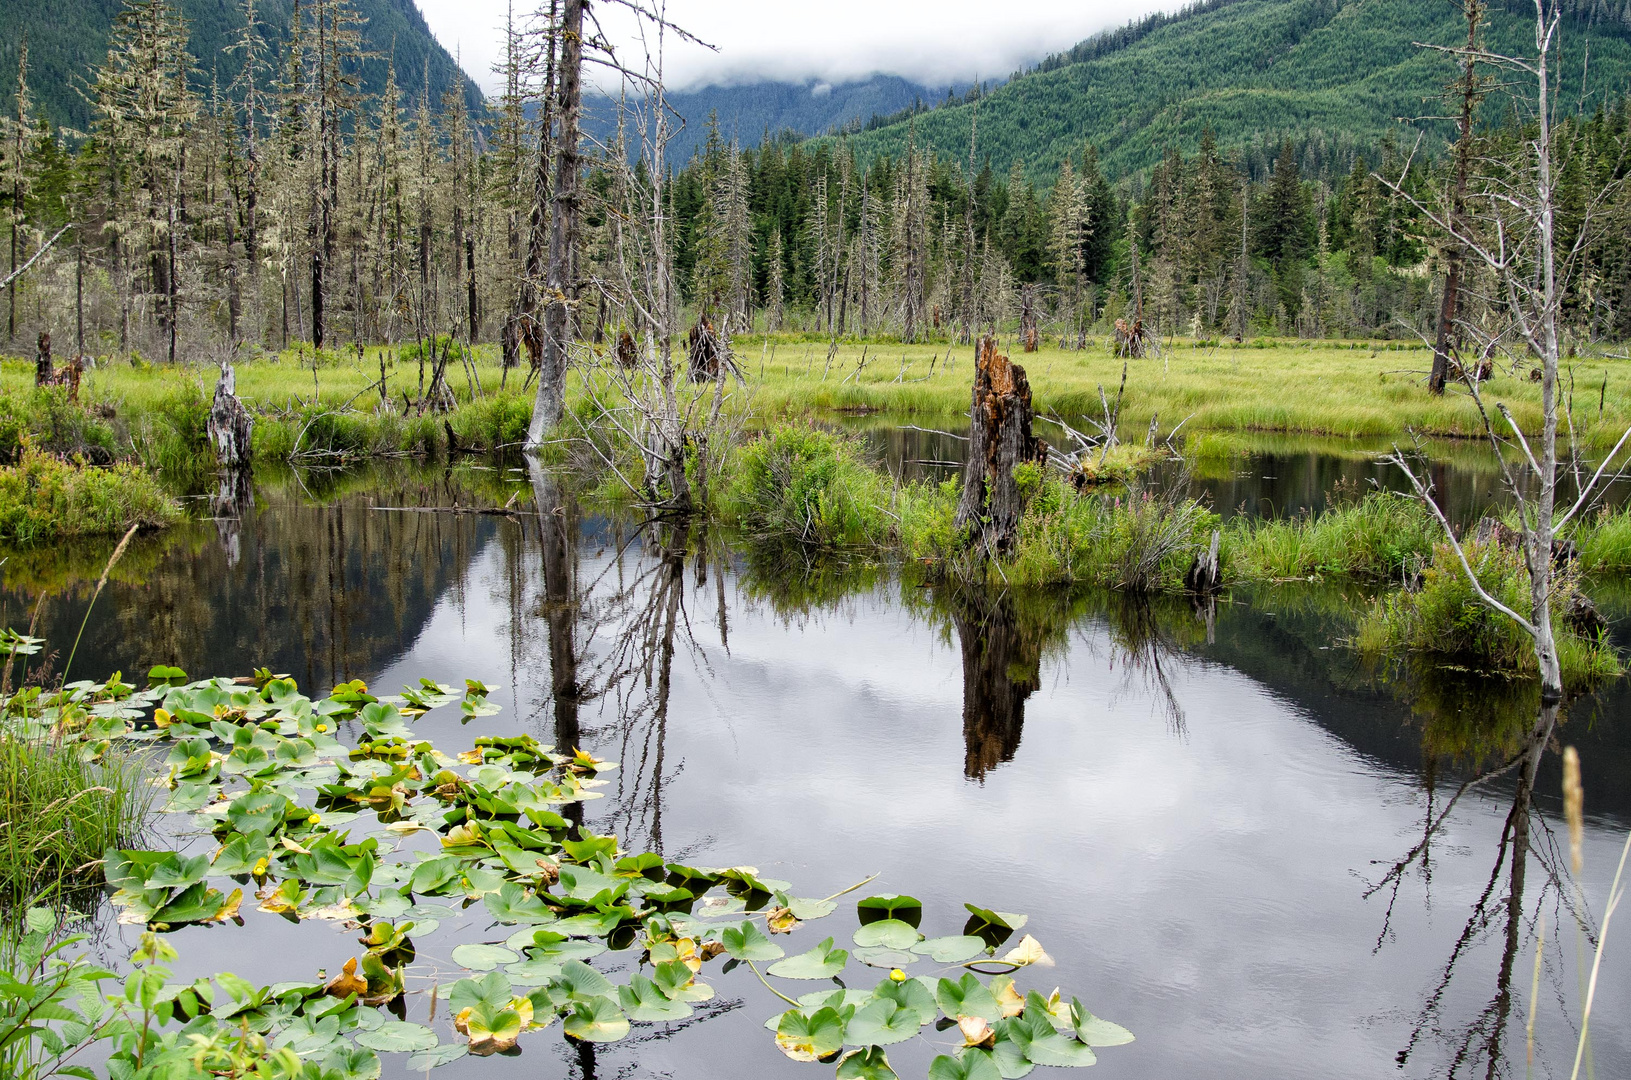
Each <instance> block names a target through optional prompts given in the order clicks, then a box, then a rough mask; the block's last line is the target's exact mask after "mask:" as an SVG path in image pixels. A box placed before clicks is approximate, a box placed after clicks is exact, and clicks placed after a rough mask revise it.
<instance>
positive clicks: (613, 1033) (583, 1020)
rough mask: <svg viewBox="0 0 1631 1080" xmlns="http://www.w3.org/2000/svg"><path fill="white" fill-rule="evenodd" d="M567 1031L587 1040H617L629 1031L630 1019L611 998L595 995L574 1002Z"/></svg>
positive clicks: (568, 1017) (577, 1037)
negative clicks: (585, 999)
mask: <svg viewBox="0 0 1631 1080" xmlns="http://www.w3.org/2000/svg"><path fill="white" fill-rule="evenodd" d="M566 1033H567V1034H568V1035H570V1036H572V1037H573V1038H574V1039H582V1040H584V1041H585V1042H616V1041H617V1040H618V1039H621V1038H622V1037H623V1036H625V1035H627V1034H628V1033H629V1021H628V1019H627V1018H626V1017H625V1016H624V1015H623V1010H622V1009H620V1008H618V1007H617V1004H616V1003H615V1002H613V1001H612V999H611V998H607V997H595V998H590V999H589V1000H587V1001H577V1002H574V1003H573V1005H572V1012H571V1014H570V1015H568V1016H567V1018H566Z"/></svg>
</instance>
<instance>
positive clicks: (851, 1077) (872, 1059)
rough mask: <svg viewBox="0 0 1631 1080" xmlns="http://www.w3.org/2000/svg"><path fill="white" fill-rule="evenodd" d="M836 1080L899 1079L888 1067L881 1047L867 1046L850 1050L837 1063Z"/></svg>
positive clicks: (887, 1060) (887, 1061)
mask: <svg viewBox="0 0 1631 1080" xmlns="http://www.w3.org/2000/svg"><path fill="white" fill-rule="evenodd" d="M838 1080H900V1078H899V1077H897V1076H896V1075H895V1070H894V1069H892V1068H890V1067H889V1059H888V1058H887V1057H885V1056H884V1052H883V1047H881V1046H868V1047H866V1048H865V1049H863V1050H852V1051H851V1052H850V1053H848V1054H845V1055H844V1058H843V1060H842V1061H840V1062H839V1063H838Z"/></svg>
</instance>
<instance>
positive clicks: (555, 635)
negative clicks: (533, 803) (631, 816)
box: [527, 458, 583, 830]
mask: <svg viewBox="0 0 1631 1080" xmlns="http://www.w3.org/2000/svg"><path fill="white" fill-rule="evenodd" d="M527 466H528V473H529V478H530V479H531V481H532V497H533V503H534V505H535V506H536V508H537V512H538V535H539V547H540V549H541V555H542V562H543V566H544V597H543V616H544V625H545V627H546V628H547V630H548V635H549V691H550V701H551V703H552V705H553V708H554V720H555V724H554V727H555V746H556V748H557V749H559V750H560V751H561V752H563V753H568V754H570V753H572V752H574V751H575V750H577V749H578V747H579V744H580V743H581V742H582V741H583V732H582V730H581V728H580V727H579V717H578V710H579V707H580V705H581V704H582V697H583V694H582V687H581V686H579V683H578V633H577V622H578V612H579V603H578V593H577V559H576V557H575V551H576V543H575V541H576V539H577V532H578V523H577V520H576V517H577V515H576V513H575V509H576V508H575V506H574V505H573V502H572V500H571V498H570V497H569V496H567V495H566V494H565V493H564V492H563V490H562V487H561V483H560V479H559V478H558V477H556V476H555V475H554V474H552V473H550V472H548V471H547V470H546V469H544V468H543V467H542V466H540V465H539V464H538V462H537V461H535V460H533V459H531V458H529V459H528V462H527ZM565 815H566V817H567V820H569V821H570V822H571V823H572V825H573V827H574V829H577V830H581V829H582V828H583V803H581V802H574V803H568V804H567V805H566V807H565Z"/></svg>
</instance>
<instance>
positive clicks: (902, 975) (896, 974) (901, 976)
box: [889, 968, 906, 982]
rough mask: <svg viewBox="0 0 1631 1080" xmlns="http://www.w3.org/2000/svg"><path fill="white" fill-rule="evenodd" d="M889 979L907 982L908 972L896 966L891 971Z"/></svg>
mask: <svg viewBox="0 0 1631 1080" xmlns="http://www.w3.org/2000/svg"><path fill="white" fill-rule="evenodd" d="M889 981H890V982H905V981H906V972H904V971H902V970H901V969H900V968H895V969H894V970H893V971H891V972H890V973H889Z"/></svg>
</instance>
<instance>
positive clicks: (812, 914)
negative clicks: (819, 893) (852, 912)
mask: <svg viewBox="0 0 1631 1080" xmlns="http://www.w3.org/2000/svg"><path fill="white" fill-rule="evenodd" d="M786 904H787V910H789V911H791V912H792V913H793V918H795V919H802V920H804V921H806V922H808V921H809V920H811V919H821V918H825V917H826V916H828V915H831V914H832V913H833V912H834V911H835V910H837V908H838V904H837V903H836V902H835V901H832V900H807V899H805V898H804V897H801V896H789V897H788V898H787V900H786Z"/></svg>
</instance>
